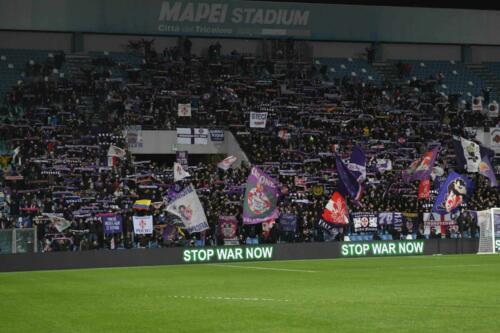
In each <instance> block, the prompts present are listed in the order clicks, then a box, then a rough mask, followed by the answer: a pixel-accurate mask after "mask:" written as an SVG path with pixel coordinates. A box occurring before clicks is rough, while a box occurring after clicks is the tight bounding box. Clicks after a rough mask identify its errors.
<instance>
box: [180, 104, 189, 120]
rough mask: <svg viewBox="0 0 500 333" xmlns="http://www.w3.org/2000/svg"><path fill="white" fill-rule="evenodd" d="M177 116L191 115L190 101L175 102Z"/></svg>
mask: <svg viewBox="0 0 500 333" xmlns="http://www.w3.org/2000/svg"><path fill="white" fill-rule="evenodd" d="M177 116H179V117H191V103H187V104H181V103H179V104H177Z"/></svg>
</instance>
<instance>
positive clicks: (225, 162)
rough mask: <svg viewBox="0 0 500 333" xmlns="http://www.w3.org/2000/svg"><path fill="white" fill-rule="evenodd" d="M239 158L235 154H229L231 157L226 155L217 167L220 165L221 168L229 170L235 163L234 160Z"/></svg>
mask: <svg viewBox="0 0 500 333" xmlns="http://www.w3.org/2000/svg"><path fill="white" fill-rule="evenodd" d="M237 159H238V158H236V157H235V156H232V155H231V156H229V157H226V158H225V159H223V160H222V161H220V162H219V163H218V164H217V167H219V169H222V170H224V171H227V170H229V168H230V167H231V165H233V163H234V162H236V160H237Z"/></svg>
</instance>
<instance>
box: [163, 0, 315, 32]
mask: <svg viewBox="0 0 500 333" xmlns="http://www.w3.org/2000/svg"><path fill="white" fill-rule="evenodd" d="M158 20H159V21H162V22H187V23H219V24H220V23H234V24H264V25H283V26H306V25H307V24H308V22H309V11H308V10H299V9H271V8H266V9H264V8H254V7H248V8H245V7H235V8H230V7H229V4H227V3H208V2H207V3H203V2H200V3H197V2H184V1H175V2H171V1H163V3H162V5H161V9H160V15H159V17H158Z"/></svg>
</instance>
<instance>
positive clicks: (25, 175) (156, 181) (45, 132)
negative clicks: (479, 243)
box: [0, 48, 500, 251]
mask: <svg viewBox="0 0 500 333" xmlns="http://www.w3.org/2000/svg"><path fill="white" fill-rule="evenodd" d="M0 56H1V59H2V60H1V62H0V65H1V72H0V74H1V77H2V86H1V87H2V92H3V94H4V103H3V106H2V118H3V123H2V131H3V142H2V149H3V152H2V154H3V155H4V156H5V157H6V159H5V160H4V164H3V167H4V168H3V171H2V172H3V174H4V177H3V180H2V182H3V186H4V192H5V195H4V197H5V199H4V200H3V202H4V205H3V213H2V216H1V218H0V220H1V226H2V228H3V229H10V228H31V227H35V228H36V230H37V237H38V242H39V248H40V249H41V251H63V250H73V251H77V250H85V249H99V248H133V247H161V246H183V245H186V244H190V242H191V243H192V244H193V245H194V244H196V245H199V246H201V245H204V244H207V245H208V244H224V235H222V234H221V233H220V232H219V231H220V230H219V229H218V227H217V225H218V223H219V216H234V217H235V219H236V221H238V231H237V236H238V242H240V243H245V242H248V243H253V242H264V243H266V242H270V243H274V242H311V241H327V240H343V238H344V236H347V237H348V238H349V239H350V240H351V241H366V240H371V239H381V240H390V239H400V238H404V239H410V238H411V239H415V238H429V237H431V238H433V237H434V238H435V237H443V238H444V237H446V238H459V237H477V236H478V233H477V226H476V222H475V220H474V217H473V214H470V213H468V212H469V211H471V212H472V211H476V210H481V209H486V208H489V207H494V206H498V205H499V200H500V197H499V193H498V190H497V188H494V187H491V186H490V181H489V180H488V179H487V178H485V177H483V176H478V174H471V175H470V176H472V177H473V178H474V180H475V183H476V189H475V191H474V194H473V195H472V197H471V198H470V199H469V200H468V202H467V203H465V202H464V203H463V204H462V206H461V211H462V212H463V214H462V215H461V217H459V218H454V219H453V223H451V222H450V225H449V226H446V227H442V228H429V227H426V222H425V221H424V218H428V216H429V213H430V212H431V208H432V203H433V201H434V199H435V197H436V195H437V193H438V190H439V187H440V185H441V184H442V183H443V182H444V181H445V179H446V177H445V175H444V174H443V173H442V172H440V171H439V170H441V171H442V169H444V168H453V169H457V170H458V169H460V166H459V165H457V162H456V159H455V152H454V150H453V148H452V136H453V135H456V136H461V137H465V138H469V139H470V138H473V134H472V133H470V132H468V131H467V130H466V128H468V127H475V126H478V125H485V126H487V125H488V124H489V125H490V126H493V125H494V124H495V123H496V121H497V120H496V118H491V117H489V116H488V115H487V114H484V113H480V112H471V110H470V100H471V99H472V97H473V96H479V95H482V94H483V93H484V91H483V89H484V88H485V85H484V83H483V82H482V80H481V79H480V78H479V77H478V76H476V75H475V74H474V73H472V72H471V71H469V70H468V68H467V67H466V66H465V65H464V64H462V63H460V62H455V61H427V60H422V61H416V60H411V61H410V60H401V61H387V62H386V63H385V66H386V67H387V66H391V67H392V68H391V72H392V73H394V72H395V73H397V74H398V75H399V76H400V77H399V78H398V79H399V80H396V82H390V81H389V80H388V79H387V73H385V72H383V71H381V72H379V71H377V66H374V65H372V64H370V63H368V62H367V60H365V59H362V58H358V59H356V58H354V59H353V58H316V59H314V60H311V61H310V62H309V63H304V62H303V61H295V60H293V59H290V60H289V61H287V62H286V66H284V65H283V61H273V60H270V59H259V57H255V56H253V55H251V56H247V55H240V54H238V53H233V54H232V55H229V56H221V55H220V54H219V53H217V52H215V53H214V54H209V55H208V56H202V57H200V56H194V55H192V54H190V52H189V50H182V49H178V48H171V49H165V50H163V51H161V50H158V52H157V51H155V50H154V49H153V50H149V51H139V52H138V51H135V52H88V53H77V54H65V53H64V52H61V51H57V50H50V51H49V50H42V51H40V50H15V49H2V50H0ZM487 68H488V69H489V70H491V72H492V73H496V72H495V69H496V68H498V66H496V64H495V63H489V64H487ZM397 83H401V84H400V85H398V84H397ZM442 93H444V94H442ZM452 94H456V95H458V96H459V97H460V98H461V99H463V100H464V101H468V103H469V105H467V106H466V105H464V104H462V103H460V100H459V99H454V100H452V99H450V100H449V99H448V97H447V95H452ZM194 97H196V100H197V102H196V103H197V108H196V109H197V112H194V114H193V116H192V117H191V119H190V120H189V121H187V122H186V121H185V120H184V119H180V118H179V117H178V114H177V104H178V103H182V102H185V101H193V98H194ZM494 98H496V91H492V92H491V94H490V96H489V100H490V101H492V100H493V99H494ZM487 102H489V101H487ZM220 110H222V112H221V111H220ZM403 110H404V111H403ZM253 111H260V112H267V114H268V116H267V126H265V127H264V128H253V127H251V125H250V123H251V121H250V114H251V112H253ZM130 125H133V126H141V127H142V128H144V129H145V128H148V129H157V130H175V129H176V128H177V127H179V126H181V125H182V126H184V125H187V126H190V127H197V126H204V127H208V128H224V129H228V130H231V131H232V132H233V134H234V135H235V137H236V138H237V140H238V142H239V144H240V145H241V147H242V148H243V149H244V150H245V152H246V153H247V155H248V156H249V158H250V162H251V164H252V165H257V166H260V167H261V168H262V170H265V172H266V173H267V174H268V175H270V176H271V177H274V178H275V179H276V180H277V181H278V182H279V184H280V185H279V186H280V191H281V193H282V195H281V197H280V199H279V202H278V206H279V210H280V213H281V215H287V216H293V217H294V219H295V220H294V221H295V222H294V223H295V224H294V226H293V227H292V228H291V229H289V226H287V227H286V228H283V227H282V226H281V223H280V220H279V219H276V223H275V224H271V225H269V226H266V225H264V226H262V225H261V224H248V225H247V224H242V223H241V221H242V210H241V208H242V206H241V202H242V200H243V197H244V188H245V182H246V181H247V176H248V173H249V171H250V166H249V165H248V164H246V163H242V165H241V166H240V167H235V168H233V169H229V170H228V171H226V172H224V171H222V170H220V169H218V168H217V166H215V165H214V164H211V163H207V162H199V163H198V164H196V165H190V166H189V167H188V169H187V171H188V172H189V173H190V174H191V178H189V182H192V183H193V185H194V187H195V188H196V189H197V192H198V195H199V197H200V199H201V202H202V204H203V207H204V209H205V212H206V216H207V219H208V224H209V226H210V229H209V230H206V231H204V232H202V233H193V234H189V233H188V232H187V231H185V230H184V231H183V230H182V228H181V227H178V226H179V224H177V222H176V218H175V217H173V216H172V215H169V214H167V213H166V212H165V211H164V207H165V206H164V205H165V204H166V203H168V200H169V195H170V194H171V193H170V192H174V193H175V192H176V191H179V190H180V188H181V187H182V186H181V184H183V183H184V184H187V183H188V182H185V181H181V182H176V183H174V181H173V173H172V172H173V171H172V167H171V165H170V164H169V165H167V164H166V163H165V162H158V161H143V162H141V161H140V160H137V159H135V158H133V157H132V155H131V154H130V153H129V152H126V153H125V155H124V156H120V158H119V159H114V160H113V159H111V160H112V161H111V163H110V159H109V147H110V145H112V146H114V147H118V148H123V149H125V150H127V145H126V142H125V137H124V134H123V132H122V131H123V130H125V129H126V128H127V127H128V126H130ZM435 143H439V144H440V145H441V149H440V152H439V155H438V158H437V160H436V166H437V167H438V169H437V171H436V173H433V174H432V180H433V185H432V187H433V190H432V191H431V195H430V196H429V197H427V198H425V199H422V200H417V192H418V190H417V185H418V184H417V183H416V182H411V183H409V184H408V183H405V182H403V180H402V177H401V175H402V172H403V171H404V170H406V169H407V168H408V165H409V163H410V162H412V161H413V160H415V159H417V158H419V157H420V156H421V155H422V154H423V153H425V151H427V150H428V149H429V148H430V145H429V144H435ZM355 146H360V147H362V150H363V151H364V153H365V154H366V159H367V161H366V180H365V181H364V182H363V186H364V194H363V197H362V198H361V199H360V200H359V202H356V200H354V198H352V197H349V198H348V206H349V209H350V211H351V212H352V213H356V212H367V211H369V212H371V213H372V214H375V215H376V214H381V213H384V212H400V213H402V214H403V215H402V218H401V220H399V222H394V223H390V224H389V223H387V224H384V223H382V222H380V223H379V224H378V225H377V226H376V227H375V228H359V230H358V228H355V227H354V225H353V224H348V225H345V226H337V227H336V228H329V229H325V228H324V226H322V225H318V221H319V220H321V217H322V215H321V214H322V211H323V208H324V206H325V204H326V203H327V202H328V198H329V197H330V196H331V194H332V193H333V192H334V191H335V189H336V188H338V187H339V178H338V173H337V172H338V171H337V170H336V168H335V155H336V154H338V155H339V156H340V157H342V158H344V159H348V158H349V155H350V153H351V151H352V150H353V148H354V147H355ZM11 152H13V153H12V155H10V154H11ZM115 157H116V156H115ZM491 157H492V159H493V162H494V165H498V164H497V160H496V159H495V157H494V155H492V156H491ZM387 161H390V162H391V164H392V166H391V167H387V166H386V167H381V166H380V163H379V162H383V163H386V162H387ZM497 171H498V168H497ZM140 199H147V200H151V202H152V204H151V205H147V206H146V208H145V209H144V207H141V208H138V206H136V205H134V203H135V202H136V201H137V200H140ZM107 214H112V215H119V216H121V217H122V218H123V226H122V227H120V230H119V232H116V233H106V232H104V230H103V228H104V227H103V216H107ZM149 214H151V215H152V216H153V223H154V226H155V229H154V232H153V233H152V234H149V235H136V234H134V233H133V231H134V227H133V224H132V222H133V221H132V220H133V216H144V215H149ZM426 214H427V215H426ZM447 218H449V217H447ZM61 221H62V222H61ZM61 223H62V227H61V226H60V224H61ZM172 223H174V224H172ZM171 225H175V226H176V227H175V228H171V227H170V226H171Z"/></svg>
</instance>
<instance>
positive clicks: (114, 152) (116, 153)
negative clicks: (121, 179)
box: [108, 145, 125, 158]
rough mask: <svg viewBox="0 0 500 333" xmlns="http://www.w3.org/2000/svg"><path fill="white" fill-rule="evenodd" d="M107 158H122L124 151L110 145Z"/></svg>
mask: <svg viewBox="0 0 500 333" xmlns="http://www.w3.org/2000/svg"><path fill="white" fill-rule="evenodd" d="M108 157H118V158H124V157H125V150H124V149H122V148H120V147H117V146H113V145H110V146H109V149H108Z"/></svg>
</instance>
